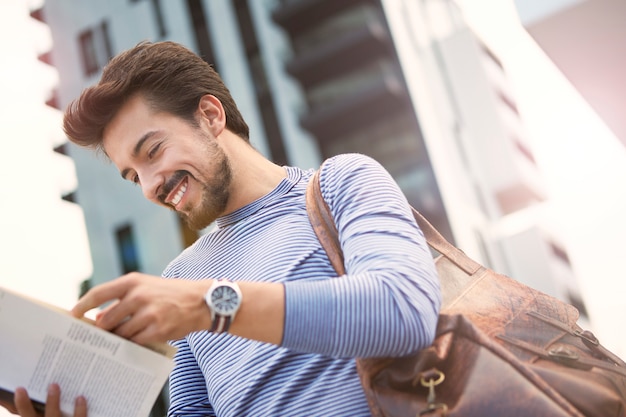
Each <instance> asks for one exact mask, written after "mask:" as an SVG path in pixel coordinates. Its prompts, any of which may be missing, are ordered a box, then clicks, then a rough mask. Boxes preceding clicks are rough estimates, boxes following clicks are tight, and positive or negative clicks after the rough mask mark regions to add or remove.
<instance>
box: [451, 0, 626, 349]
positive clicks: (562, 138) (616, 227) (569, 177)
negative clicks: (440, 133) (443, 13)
mask: <svg viewBox="0 0 626 417" xmlns="http://www.w3.org/2000/svg"><path fill="white" fill-rule="evenodd" d="M457 4H459V6H460V7H461V8H462V10H463V12H464V15H465V18H466V19H467V20H468V22H469V24H470V26H471V27H472V28H473V29H474V31H475V32H476V33H478V35H479V36H480V37H481V38H482V39H483V41H484V42H485V43H486V44H487V45H488V46H489V47H490V48H491V49H492V50H493V51H494V52H495V53H496V55H498V57H499V58H500V59H501V60H502V63H503V65H504V68H505V71H506V73H507V74H508V79H509V80H510V82H511V85H512V89H513V91H514V93H515V94H516V98H517V104H518V108H519V110H520V115H521V118H522V122H523V124H524V127H525V128H526V131H527V132H528V135H529V139H530V142H531V144H532V146H533V151H534V153H535V156H536V158H537V161H538V165H539V168H540V171H541V173H542V177H543V178H544V180H545V184H546V186H547V189H548V193H549V202H548V203H547V204H546V207H545V209H544V212H545V213H544V215H545V216H546V217H545V219H546V221H547V222H548V223H549V224H550V225H551V226H552V227H554V228H555V230H558V232H559V234H560V235H561V236H563V238H564V244H565V246H566V248H567V251H568V254H569V256H570V260H571V262H572V266H573V268H574V272H575V274H576V276H577V278H578V280H579V282H578V284H579V286H580V288H581V292H582V296H583V299H584V301H585V303H586V305H587V308H588V310H589V314H590V318H591V330H592V331H593V332H594V333H595V334H596V336H598V338H599V339H600V342H601V343H602V344H603V345H605V346H606V347H608V348H609V349H610V350H612V351H613V352H615V353H617V354H618V355H619V356H621V357H626V334H625V333H626V332H624V330H623V329H624V326H623V320H622V319H623V318H625V317H626V301H625V296H626V279H625V278H626V273H625V272H624V266H623V265H624V263H623V260H624V258H625V257H626V245H624V243H623V239H624V236H626V221H625V220H624V213H626V146H624V145H623V144H622V143H621V142H620V141H619V140H618V139H617V138H616V137H615V136H614V135H613V133H612V132H611V131H610V130H609V129H608V128H607V127H606V125H605V124H604V123H603V122H602V120H601V119H600V118H599V117H598V116H597V115H596V114H595V113H594V111H593V110H592V109H591V107H590V106H589V105H588V104H587V103H586V102H585V101H584V100H583V99H582V97H581V96H580V95H579V94H578V92H577V91H576V90H575V89H574V88H573V87H572V85H571V84H570V83H569V82H568V81H567V80H566V79H565V77H563V75H562V74H561V72H560V71H559V70H558V69H557V68H556V66H555V65H554V64H553V63H552V62H551V61H550V60H549V59H548V58H547V57H546V55H545V54H544V53H543V51H542V50H541V49H540V48H539V46H538V45H537V44H536V43H535V42H534V40H533V39H532V38H531V37H530V35H528V33H527V32H526V31H525V30H524V29H523V27H522V26H521V24H520V22H519V18H518V15H517V12H516V10H515V7H514V4H513V0H457Z"/></svg>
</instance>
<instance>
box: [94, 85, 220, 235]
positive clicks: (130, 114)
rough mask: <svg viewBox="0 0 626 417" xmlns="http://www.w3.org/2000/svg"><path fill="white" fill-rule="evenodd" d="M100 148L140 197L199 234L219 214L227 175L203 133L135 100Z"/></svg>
mask: <svg viewBox="0 0 626 417" xmlns="http://www.w3.org/2000/svg"><path fill="white" fill-rule="evenodd" d="M103 146H104V150H105V151H106V153H107V155H108V156H109V158H110V159H111V161H113V163H114V164H115V166H116V167H117V168H118V170H119V171H120V173H121V175H122V177H123V178H124V179H126V180H128V181H132V182H134V183H136V184H138V185H139V186H141V189H142V191H143V193H144V195H145V197H146V198H147V199H148V200H150V201H152V202H154V203H156V204H160V205H164V206H166V207H168V208H170V209H173V210H175V211H176V212H177V213H178V214H179V215H180V216H181V217H182V218H183V219H184V220H185V221H186V222H187V223H188V225H189V227H190V228H192V229H195V230H199V229H202V228H204V227H206V226H208V225H209V224H210V223H211V222H213V221H214V220H215V219H216V218H217V217H219V216H221V215H222V214H224V210H225V208H226V205H227V203H228V198H229V195H230V194H229V186H230V184H231V179H232V172H231V167H230V163H229V159H228V157H227V155H226V154H225V153H224V151H223V150H222V148H221V147H220V145H219V143H218V142H217V140H216V139H215V137H213V136H212V135H211V133H210V132H209V130H208V129H203V127H202V122H201V123H200V127H195V126H193V125H191V124H190V123H189V122H187V121H185V120H183V119H181V118H179V117H176V116H173V115H171V114H168V113H155V112H154V111H153V110H151V109H150V107H149V106H148V105H147V103H146V102H145V100H144V99H143V98H142V97H141V96H135V97H133V98H132V99H130V100H129V101H128V102H127V103H126V104H124V106H122V108H121V109H120V110H119V112H118V114H117V115H116V116H115V117H114V118H113V120H112V121H111V122H110V123H109V125H108V126H107V128H106V129H105V131H104V135H103Z"/></svg>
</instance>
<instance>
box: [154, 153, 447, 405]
mask: <svg viewBox="0 0 626 417" xmlns="http://www.w3.org/2000/svg"><path fill="white" fill-rule="evenodd" d="M312 173H313V172H312V171H304V170H301V169H298V168H294V167H287V178H285V179H284V180H282V181H281V183H280V184H279V185H278V186H277V187H276V188H275V189H274V190H273V191H272V192H270V193H269V194H267V195H265V196H264V197H262V198H260V199H259V200H257V201H254V202H253V203H251V204H249V205H247V206H245V207H242V208H240V209H239V210H237V211H235V212H233V213H231V214H229V215H227V216H224V217H221V218H219V219H218V220H217V221H216V226H217V227H216V228H215V230H214V231H212V232H211V233H209V234H207V235H204V236H202V237H201V238H200V239H198V241H197V242H196V243H195V244H194V245H192V246H191V247H189V248H188V249H186V250H185V251H184V252H183V253H182V254H181V255H180V256H178V257H177V258H176V259H175V260H174V261H173V262H172V263H171V264H170V265H169V266H168V267H167V268H166V270H165V271H164V276H165V277H171V278H179V277H180V278H185V279H202V278H207V277H212V278H219V277H226V278H228V279H230V280H232V281H266V282H280V283H283V285H284V286H285V309H286V310H285V323H284V336H283V341H282V344H281V346H275V345H272V344H267V343H261V342H256V341H251V340H247V339H244V338H240V337H237V336H233V335H229V334H212V333H210V332H208V331H202V332H195V333H191V334H189V335H188V336H187V337H185V338H184V339H181V340H177V341H174V342H172V343H173V344H174V345H175V346H176V347H177V348H178V353H177V355H176V358H175V359H176V366H175V369H174V371H173V372H172V375H171V377H170V410H169V416H214V415H215V416H237V417H241V416H350V417H356V416H369V415H370V413H369V409H368V406H367V401H366V399H365V396H364V393H363V390H362V388H361V385H360V382H359V378H358V375H357V372H356V368H355V360H354V358H355V357H377V356H392V355H394V356H400V355H405V354H408V353H411V352H414V351H416V350H418V349H420V348H423V347H424V346H427V345H428V344H430V343H431V342H432V338H433V336H434V332H435V327H436V321H437V313H438V310H439V306H440V291H439V283H438V279H437V276H436V271H435V267H434V263H433V260H432V256H431V254H430V251H429V250H428V247H427V245H426V243H425V241H424V237H423V235H422V233H421V231H420V230H419V228H418V227H417V225H416V223H415V221H414V219H413V216H412V214H411V211H410V208H409V206H408V204H407V201H406V198H405V197H404V195H403V194H402V192H401V191H400V189H399V188H398V186H397V185H396V184H395V182H394V181H393V179H392V178H391V176H390V175H389V174H388V173H387V172H386V171H385V170H384V169H383V168H382V166H381V165H380V164H378V163H377V162H376V161H374V160H373V159H371V158H369V157H366V156H364V155H358V154H346V155H339V156H336V157H333V158H331V159H330V160H329V161H328V162H327V163H326V164H324V166H323V169H322V172H321V173H320V174H321V175H320V183H321V188H322V194H323V196H324V199H325V200H326V202H327V203H328V204H329V206H330V209H331V211H332V213H333V216H334V219H335V222H336V224H337V228H338V230H339V234H340V241H341V246H342V249H343V251H344V256H345V266H346V271H347V272H346V275H345V276H343V277H341V278H337V277H336V273H335V272H334V270H333V268H332V266H331V265H330V262H329V261H328V258H327V257H326V255H325V253H324V251H323V249H322V248H321V246H320V243H319V241H318V240H317V238H316V236H315V234H314V232H313V230H312V228H311V225H310V223H309V220H308V217H307V213H306V207H305V198H304V195H305V190H306V184H307V182H308V180H309V178H310V177H311V175H312ZM244 302H245V300H244Z"/></svg>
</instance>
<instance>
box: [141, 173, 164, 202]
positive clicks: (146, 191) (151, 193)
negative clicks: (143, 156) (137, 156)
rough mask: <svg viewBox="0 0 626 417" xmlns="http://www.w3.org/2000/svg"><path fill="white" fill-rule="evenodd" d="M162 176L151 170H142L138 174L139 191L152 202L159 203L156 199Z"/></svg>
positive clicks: (161, 183)
mask: <svg viewBox="0 0 626 417" xmlns="http://www.w3.org/2000/svg"><path fill="white" fill-rule="evenodd" d="M163 181H164V177H163V176H162V175H159V174H158V173H156V172H153V171H152V170H147V171H143V172H142V173H141V174H139V182H140V184H141V191H142V192H143V195H144V197H145V198H146V199H148V200H149V201H152V202H153V203H156V204H160V201H159V199H158V196H159V190H160V189H161V186H162V185H163Z"/></svg>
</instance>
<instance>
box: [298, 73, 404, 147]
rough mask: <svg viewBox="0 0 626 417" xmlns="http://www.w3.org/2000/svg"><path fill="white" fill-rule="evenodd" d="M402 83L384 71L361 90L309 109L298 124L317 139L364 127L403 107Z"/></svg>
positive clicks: (338, 135) (333, 137) (329, 137)
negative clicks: (316, 108)
mask: <svg viewBox="0 0 626 417" xmlns="http://www.w3.org/2000/svg"><path fill="white" fill-rule="evenodd" d="M402 85H403V84H402V82H401V81H400V80H399V79H397V78H396V77H395V76H393V75H391V74H387V75H386V76H384V77H381V78H380V79H378V80H377V81H376V82H375V83H373V84H371V85H369V86H368V87H367V88H365V89H363V90H360V91H358V92H356V93H353V94H351V95H348V96H345V97H342V98H341V99H339V100H335V101H333V102H329V103H328V104H326V105H324V106H323V107H322V106H320V108H319V109H318V110H314V111H311V112H309V113H308V114H306V115H304V116H303V117H302V118H301V120H300V124H301V125H302V127H303V128H304V129H306V130H308V131H309V132H311V133H312V134H313V135H314V136H315V137H316V138H317V139H318V141H320V143H323V142H328V141H332V140H335V139H337V138H338V137H341V136H342V135H345V134H348V133H350V132H354V131H357V130H361V129H364V128H366V127H367V126H369V125H371V124H373V123H377V122H378V121H379V120H381V118H385V117H386V116H388V115H391V114H395V113H397V112H398V111H402V109H404V108H406V106H407V105H408V103H409V97H408V95H407V92H406V90H405V89H404V88H403V87H402Z"/></svg>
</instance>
